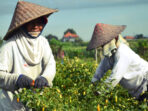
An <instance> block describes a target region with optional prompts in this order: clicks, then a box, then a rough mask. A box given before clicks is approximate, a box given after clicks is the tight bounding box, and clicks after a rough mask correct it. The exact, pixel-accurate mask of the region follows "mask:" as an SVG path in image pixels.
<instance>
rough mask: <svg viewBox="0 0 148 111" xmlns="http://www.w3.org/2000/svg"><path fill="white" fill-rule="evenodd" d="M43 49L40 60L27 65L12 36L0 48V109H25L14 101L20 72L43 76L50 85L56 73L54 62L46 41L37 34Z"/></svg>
mask: <svg viewBox="0 0 148 111" xmlns="http://www.w3.org/2000/svg"><path fill="white" fill-rule="evenodd" d="M39 39H40V43H41V44H43V45H42V46H43V49H44V51H43V52H42V54H43V57H42V59H41V61H40V62H39V63H38V64H36V65H29V64H27V61H25V59H24V58H23V56H22V55H21V53H20V50H19V48H18V46H17V43H16V40H15V39H14V38H13V37H12V38H11V39H10V40H9V41H8V42H6V44H5V45H4V46H3V47H2V48H1V50H0V111H12V110H13V111H14V110H19V111H25V108H24V106H23V105H22V104H21V103H18V102H17V101H16V98H14V96H13V93H12V92H14V91H15V87H16V81H17V79H18V77H19V75H20V74H24V75H27V76H29V77H30V78H32V79H33V80H35V79H36V78H37V77H38V76H43V77H45V78H46V79H47V80H48V83H49V85H50V86H52V81H53V79H54V77H55V73H56V62H55V60H54V56H53V54H52V51H51V48H50V46H49V43H48V41H47V40H46V39H45V38H44V37H42V36H39Z"/></svg>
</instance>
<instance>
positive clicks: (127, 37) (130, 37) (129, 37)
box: [125, 36, 134, 39]
mask: <svg viewBox="0 0 148 111" xmlns="http://www.w3.org/2000/svg"><path fill="white" fill-rule="evenodd" d="M125 39H134V37H133V36H126V37H125Z"/></svg>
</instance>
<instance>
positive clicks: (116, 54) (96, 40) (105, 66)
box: [87, 23, 148, 99]
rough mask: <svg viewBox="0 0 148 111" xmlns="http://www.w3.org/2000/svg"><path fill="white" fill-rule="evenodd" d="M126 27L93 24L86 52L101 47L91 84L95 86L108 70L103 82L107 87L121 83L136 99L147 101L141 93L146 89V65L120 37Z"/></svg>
mask: <svg viewBox="0 0 148 111" xmlns="http://www.w3.org/2000/svg"><path fill="white" fill-rule="evenodd" d="M125 27H126V26H124V25H121V26H119V25H117V26H116V25H109V24H103V23H99V24H96V26H95V29H94V32H93V35H92V38H91V40H90V42H89V44H88V46H87V50H91V49H96V48H99V47H101V55H102V59H101V62H100V64H99V66H98V68H97V70H96V72H95V74H94V76H93V78H92V81H91V82H92V83H93V84H96V83H97V81H99V80H100V79H101V78H102V77H103V76H104V75H105V73H106V72H107V71H108V70H109V69H111V70H112V73H111V75H110V76H109V77H108V78H107V79H106V81H105V82H106V83H109V84H111V85H109V86H110V87H115V86H116V85H117V84H118V83H120V85H121V86H123V87H124V88H126V89H127V90H128V92H129V93H130V94H131V95H132V96H133V97H136V99H143V98H147V97H148V95H147V96H146V95H145V96H144V95H142V96H141V94H142V93H143V92H146V91H147V90H148V89H147V88H148V87H147V85H148V62H147V61H145V60H143V59H142V58H141V57H140V56H139V55H137V54H136V53H135V52H134V51H133V50H132V49H131V48H130V47H129V46H128V43H127V42H126V40H125V39H124V38H123V37H122V36H121V35H120V33H121V32H122V31H123V30H124V29H125Z"/></svg>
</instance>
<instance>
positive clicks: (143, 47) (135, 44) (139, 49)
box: [129, 39, 148, 61]
mask: <svg viewBox="0 0 148 111" xmlns="http://www.w3.org/2000/svg"><path fill="white" fill-rule="evenodd" d="M129 43H130V46H131V48H132V49H133V50H134V51H135V52H136V53H137V54H139V55H140V56H141V57H142V58H144V59H145V60H147V61H148V40H147V39H141V40H135V41H130V42H129Z"/></svg>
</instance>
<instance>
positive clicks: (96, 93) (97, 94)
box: [94, 91, 102, 96]
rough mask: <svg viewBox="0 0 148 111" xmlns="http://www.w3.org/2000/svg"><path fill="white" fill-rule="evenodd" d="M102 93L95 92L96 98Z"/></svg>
mask: <svg viewBox="0 0 148 111" xmlns="http://www.w3.org/2000/svg"><path fill="white" fill-rule="evenodd" d="M101 94H102V93H101V92H100V91H94V95H96V96H99V95H101Z"/></svg>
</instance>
